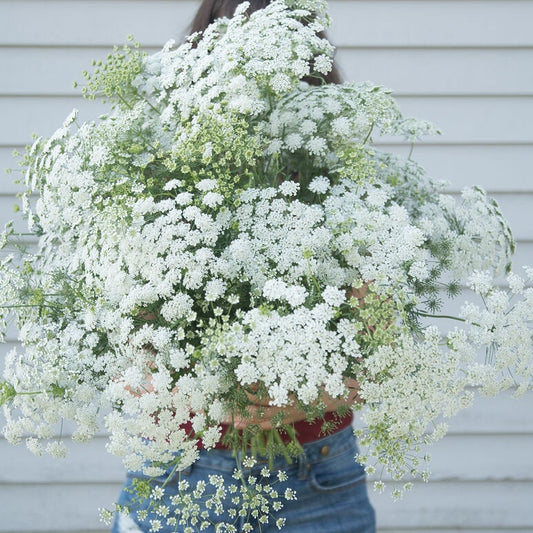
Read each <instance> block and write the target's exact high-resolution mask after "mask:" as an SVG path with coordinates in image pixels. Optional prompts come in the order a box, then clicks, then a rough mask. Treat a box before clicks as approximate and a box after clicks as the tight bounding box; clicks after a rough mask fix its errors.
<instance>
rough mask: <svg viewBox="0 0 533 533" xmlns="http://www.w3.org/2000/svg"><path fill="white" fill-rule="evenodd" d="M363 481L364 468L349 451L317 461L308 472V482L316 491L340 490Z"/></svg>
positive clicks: (355, 485) (364, 477) (364, 476)
mask: <svg viewBox="0 0 533 533" xmlns="http://www.w3.org/2000/svg"><path fill="white" fill-rule="evenodd" d="M365 482H366V474H365V469H364V467H363V466H362V465H361V464H359V463H357V462H356V461H355V459H354V456H353V455H352V454H351V453H345V454H342V455H340V456H337V457H332V458H329V459H325V460H323V461H319V462H318V463H315V464H313V465H312V466H311V469H310V472H309V484H310V486H311V488H312V489H313V490H315V491H318V492H340V491H343V490H348V489H351V488H353V487H357V486H358V485H363V484H364V483H365Z"/></svg>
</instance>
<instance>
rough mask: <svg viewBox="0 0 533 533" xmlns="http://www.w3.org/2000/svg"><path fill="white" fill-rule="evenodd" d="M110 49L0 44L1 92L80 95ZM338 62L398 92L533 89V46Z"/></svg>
mask: <svg viewBox="0 0 533 533" xmlns="http://www.w3.org/2000/svg"><path fill="white" fill-rule="evenodd" d="M150 51H151V50H150ZM108 53H109V48H94V49H92V48H79V47H78V48H49V47H42V48H34V47H30V48H21V47H19V48H0V72H2V77H1V78H0V95H16V94H23V95H74V94H79V90H78V89H75V88H74V87H73V81H77V82H78V83H80V84H82V83H83V82H84V79H83V77H82V74H81V73H82V71H83V70H90V69H91V66H90V65H91V61H92V60H93V59H96V60H103V59H105V58H106V56H107V54H108ZM337 61H338V64H339V66H340V68H341V71H342V74H343V77H344V79H346V80H367V79H369V80H374V81H375V82H376V83H380V84H382V85H385V86H387V87H390V88H391V89H394V91H395V93H396V94H399V95H403V94H407V95H428V94H430V95H431V94H440V95H442V94H445V95H465V94H473V95H531V94H532V93H533V69H532V68H531V65H532V64H533V48H532V49H525V50H521V49H518V50H513V49H510V50H506V49H500V50H494V49H473V50H471V49H414V50H413V49H395V48H387V49H354V48H342V49H339V50H338V53H337ZM21 65H24V68H21Z"/></svg>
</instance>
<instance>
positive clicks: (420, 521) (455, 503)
mask: <svg viewBox="0 0 533 533" xmlns="http://www.w3.org/2000/svg"><path fill="white" fill-rule="evenodd" d="M370 490H371V499H372V502H373V504H374V506H375V508H376V514H377V517H378V525H379V526H380V527H382V528H384V529H385V528H391V529H393V530H396V528H398V529H401V528H414V527H416V528H419V529H420V530H422V531H430V530H432V529H433V528H436V529H437V530H438V529H439V528H440V527H444V528H447V529H451V528H457V529H460V530H461V531H463V529H469V528H473V527H476V528H479V529H480V530H484V528H493V529H500V530H501V531H509V530H511V529H512V528H519V529H520V528H521V529H529V530H530V531H531V530H533V506H532V505H531V501H532V498H533V483H520V482H516V483H515V482H497V483H431V482H430V483H428V484H427V485H420V484H416V485H415V487H414V488H413V490H412V491H411V492H410V493H407V494H406V495H405V496H404V498H403V500H402V501H401V502H394V501H391V498H390V497H389V496H388V495H386V494H382V495H377V494H375V493H374V492H372V489H370Z"/></svg>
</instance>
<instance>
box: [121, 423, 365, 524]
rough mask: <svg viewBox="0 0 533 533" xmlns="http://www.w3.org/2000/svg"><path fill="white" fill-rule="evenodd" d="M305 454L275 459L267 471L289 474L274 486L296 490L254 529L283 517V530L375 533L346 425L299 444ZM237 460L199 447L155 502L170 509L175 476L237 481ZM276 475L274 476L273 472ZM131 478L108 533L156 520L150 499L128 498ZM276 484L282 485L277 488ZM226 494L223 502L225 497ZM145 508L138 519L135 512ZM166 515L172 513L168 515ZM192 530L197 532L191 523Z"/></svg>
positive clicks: (158, 482)
mask: <svg viewBox="0 0 533 533" xmlns="http://www.w3.org/2000/svg"><path fill="white" fill-rule="evenodd" d="M303 448H304V453H303V454H301V455H300V456H299V457H298V458H297V459H295V460H294V461H293V462H292V464H290V465H288V464H287V462H286V460H285V459H284V458H283V457H280V458H279V459H276V460H275V461H274V465H273V468H272V470H273V471H274V472H276V471H277V470H283V471H285V472H286V474H287V476H288V479H287V480H286V481H283V482H281V483H278V484H276V485H275V488H276V489H278V491H279V492H280V493H283V492H284V491H285V489H286V488H290V489H293V490H294V491H296V498H297V499H296V500H289V501H285V500H282V501H283V508H282V509H281V510H280V511H278V512H273V513H272V516H271V518H270V520H269V522H268V523H267V524H261V525H259V524H258V523H257V522H256V523H255V524H254V522H253V520H252V519H249V520H248V521H249V522H251V523H252V524H253V525H254V529H253V531H254V533H255V532H257V533H259V532H261V533H273V532H274V531H278V528H277V527H276V525H275V521H276V519H277V518H279V517H284V518H285V519H286V522H285V526H284V527H283V529H282V533H374V532H375V515H374V509H373V508H372V506H371V504H370V502H369V500H368V495H367V490H366V484H365V481H366V478H365V472H364V469H363V467H362V466H361V465H360V464H359V463H356V462H355V460H354V456H355V454H356V453H357V445H356V441H355V437H354V435H353V431H352V428H351V427H348V428H345V429H343V430H341V431H339V432H337V433H334V434H332V435H329V436H327V437H324V438H321V439H319V440H316V441H314V442H311V443H308V444H305V445H304V446H303ZM235 466H236V460H235V458H234V457H233V456H232V454H231V452H230V451H227V450H210V451H202V452H201V453H200V458H199V459H198V461H196V462H195V463H194V464H193V465H192V466H191V467H190V468H189V469H188V470H186V471H184V472H181V473H180V474H179V475H178V474H175V475H174V476H175V478H174V479H171V480H170V482H168V483H167V484H166V486H165V493H164V495H163V497H162V500H161V501H160V502H159V503H162V504H166V505H168V506H169V508H172V503H171V498H172V496H173V495H175V494H176V493H177V492H178V489H177V484H178V479H181V480H187V481H188V482H189V483H190V485H191V486H192V487H195V486H196V483H197V482H198V481H201V480H204V481H205V482H206V483H207V482H208V476H209V475H211V474H217V475H219V476H222V477H223V479H224V483H225V484H226V485H227V486H229V485H230V484H232V483H233V484H235V483H236V481H235V479H234V478H233V477H232V474H233V472H234V470H235ZM264 466H265V463H261V462H259V463H258V464H256V465H255V466H253V467H252V468H251V469H249V472H247V473H250V474H251V475H255V476H260V471H261V469H262V468H263V467H264ZM273 477H275V476H273ZM135 478H141V479H142V475H141V474H139V473H128V478H127V481H126V484H125V485H124V489H123V491H122V493H121V495H120V498H119V501H118V503H119V504H122V505H129V506H130V508H131V514H130V516H129V517H127V518H126V517H123V516H122V517H121V516H117V517H116V518H115V523H114V525H113V530H112V533H134V532H142V533H148V532H149V531H150V528H151V524H153V522H151V520H154V519H156V520H158V519H161V516H158V515H157V513H156V512H155V510H154V507H153V505H152V506H150V503H149V500H141V501H140V502H139V501H137V502H133V499H132V498H133V494H132V492H131V491H128V488H129V487H130V486H131V484H132V483H133V480H134V479H135ZM166 479H167V475H163V476H161V477H160V478H155V479H154V480H153V481H152V483H153V485H154V487H156V486H158V485H159V486H161V485H162V483H163V482H164V481H165V480H166ZM280 489H281V490H280ZM229 500H230V496H228V498H227V501H228V502H229ZM137 510H145V511H147V512H146V513H145V514H146V516H143V513H141V519H139V518H138V516H137V514H136V511H137ZM169 516H171V514H170V515H169ZM211 520H212V521H213V522H218V521H220V520H228V521H231V522H232V523H233V524H235V526H236V531H237V532H239V533H240V532H242V531H243V529H242V528H243V524H244V522H245V519H244V518H242V517H241V518H239V517H236V518H235V519H233V520H232V519H231V518H230V517H229V516H228V515H227V514H223V515H221V516H216V515H212V517H211ZM158 531H160V533H183V532H184V531H186V529H185V526H179V525H172V526H166V525H163V526H162V527H161V529H158ZM191 531H194V532H196V531H199V528H198V529H197V528H196V527H193V529H191ZM203 531H206V532H208V533H214V532H215V531H216V529H215V527H214V526H209V528H208V529H204V530H203Z"/></svg>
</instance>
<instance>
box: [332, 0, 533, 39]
mask: <svg viewBox="0 0 533 533" xmlns="http://www.w3.org/2000/svg"><path fill="white" fill-rule="evenodd" d="M330 12H331V16H332V19H333V25H332V28H331V36H332V40H333V42H334V43H336V44H338V45H342V46H361V47H363V48H365V47H368V46H417V47H418V46H421V47H427V46H442V45H445V46H511V45H514V46H529V45H531V43H532V42H533V34H532V32H531V25H530V21H531V20H532V19H533V3H531V2H522V1H520V0H518V1H516V0H515V1H513V0H510V1H509V0H506V1H505V2H502V1H499V2H494V1H490V0H489V1H478V0H464V1H451V2H450V1H449V0H441V1H417V0H411V1H396V0H388V1H387V0H366V1H352V2H342V1H341V2H330Z"/></svg>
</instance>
